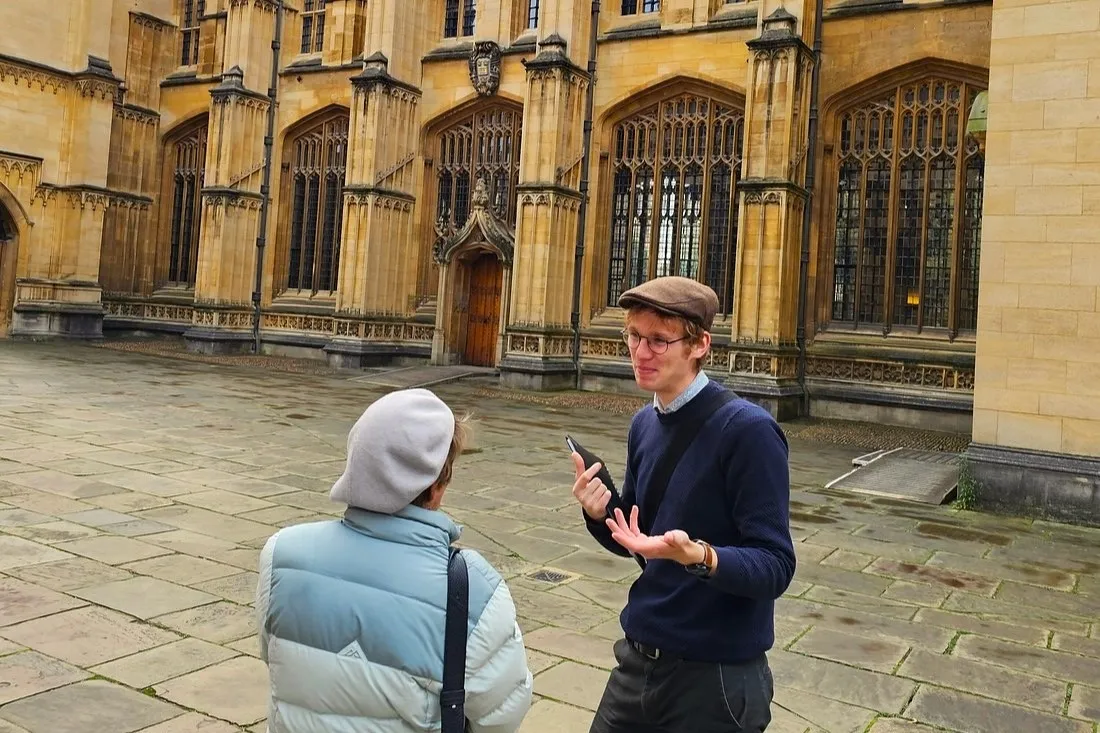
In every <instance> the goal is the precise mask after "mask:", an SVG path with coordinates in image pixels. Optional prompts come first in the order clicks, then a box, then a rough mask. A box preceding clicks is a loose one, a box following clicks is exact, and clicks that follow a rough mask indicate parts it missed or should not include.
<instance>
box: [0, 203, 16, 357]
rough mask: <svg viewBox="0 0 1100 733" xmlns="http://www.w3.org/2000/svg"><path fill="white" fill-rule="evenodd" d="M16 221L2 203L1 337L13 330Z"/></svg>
mask: <svg viewBox="0 0 1100 733" xmlns="http://www.w3.org/2000/svg"><path fill="white" fill-rule="evenodd" d="M16 234H17V230H16V228H15V219H14V218H13V217H12V216H11V214H10V212H8V210H7V209H6V208H5V207H4V204H3V202H0V337H4V336H7V335H8V332H9V331H10V330H11V309H12V302H13V300H14V299H15V258H16V254H17V249H18V248H17V247H16V241H17V240H16Z"/></svg>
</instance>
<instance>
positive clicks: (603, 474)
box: [565, 435, 622, 509]
mask: <svg viewBox="0 0 1100 733" xmlns="http://www.w3.org/2000/svg"><path fill="white" fill-rule="evenodd" d="M565 445H566V447H568V448H569V452H570V453H576V454H578V455H580V457H581V460H583V461H584V467H585V469H586V470H587V469H589V468H592V467H593V466H595V465H596V464H597V463H600V464H602V465H601V466H600V470H599V473H597V474H596V478H598V479H599V480H601V481H603V485H604V486H606V487H607V488H608V489H609V490H610V491H611V505H610V508H611V509H613V508H614V507H615V506H618V505H620V504H621V503H622V500H621V499H620V498H619V491H618V489H616V488H615V481H614V480H613V479H612V478H611V472H610V471H608V470H607V464H606V463H605V462H604V460H603V459H602V458H600V457H599V456H598V455H596V454H595V453H593V452H592V451H590V450H588V449H587V448H585V447H584V446H583V445H581V444H580V443H578V442H577V441H576V440H574V439H573V437H572V436H570V435H566V436H565Z"/></svg>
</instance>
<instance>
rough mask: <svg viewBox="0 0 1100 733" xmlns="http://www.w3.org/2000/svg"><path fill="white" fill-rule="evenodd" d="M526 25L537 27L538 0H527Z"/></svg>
mask: <svg viewBox="0 0 1100 733" xmlns="http://www.w3.org/2000/svg"><path fill="white" fill-rule="evenodd" d="M527 27H528V28H538V27H539V0H527Z"/></svg>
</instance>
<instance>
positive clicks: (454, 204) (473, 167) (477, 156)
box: [435, 105, 523, 238]
mask: <svg viewBox="0 0 1100 733" xmlns="http://www.w3.org/2000/svg"><path fill="white" fill-rule="evenodd" d="M522 122H523V120H522V113H521V112H520V111H519V110H518V109H513V108H511V107H504V106H499V105H498V106H491V107H483V108H481V109H479V110H477V111H476V112H474V113H472V114H470V115H469V116H467V117H465V118H464V119H461V120H459V121H457V122H455V123H454V124H452V125H451V126H450V127H448V128H446V129H445V130H443V132H441V133H440V134H439V138H438V143H437V144H438V147H437V158H436V164H435V169H436V183H437V192H436V216H435V229H436V234H437V235H439V236H440V237H444V238H445V237H450V236H452V235H453V234H454V233H455V232H457V231H458V230H459V229H461V228H462V225H463V224H465V223H466V219H467V218H468V217H469V215H470V197H471V196H472V194H473V190H474V185H475V184H476V183H477V180H478V179H479V178H483V179H485V183H486V185H487V186H488V189H489V207H490V209H491V210H492V212H493V214H494V215H495V216H496V217H497V218H499V219H501V220H502V221H505V222H507V223H508V224H510V225H515V223H516V186H517V185H518V184H519V153H520V148H519V146H520V125H521V124H522Z"/></svg>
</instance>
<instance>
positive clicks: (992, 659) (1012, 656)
mask: <svg viewBox="0 0 1100 733" xmlns="http://www.w3.org/2000/svg"><path fill="white" fill-rule="evenodd" d="M954 653H955V654H957V655H958V656H961V657H966V658H967V659H973V660H975V661H981V662H985V663H987V664H997V665H1001V666H1002V667H1011V668H1013V669H1018V670H1021V671H1025V672H1029V673H1032V674H1041V675H1045V676H1047V677H1053V678H1055V679H1059V680H1067V681H1070V682H1080V683H1083V684H1090V683H1095V682H1096V680H1100V659H1094V658H1092V657H1082V656H1078V655H1076V654H1070V653H1068V652H1060V651H1053V650H1050V649H1042V648H1039V647H1033V646H1023V645H1021V644H1012V643H1010V642H1007V641H1000V640H998V639H986V638H984V637H981V636H964V637H962V638H961V639H959V643H958V644H956V645H955V652H954Z"/></svg>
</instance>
